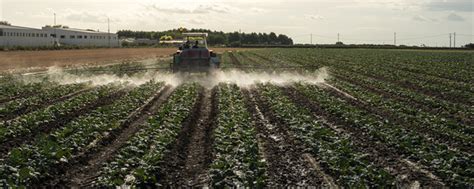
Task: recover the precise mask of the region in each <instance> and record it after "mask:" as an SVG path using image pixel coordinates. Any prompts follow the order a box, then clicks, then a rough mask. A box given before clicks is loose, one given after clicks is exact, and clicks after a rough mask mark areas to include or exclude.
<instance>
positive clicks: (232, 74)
mask: <svg viewBox="0 0 474 189" xmlns="http://www.w3.org/2000/svg"><path fill="white" fill-rule="evenodd" d="M35 74H36V73H35ZM38 75H41V76H43V77H44V78H46V79H48V80H49V81H52V82H57V83H59V84H72V83H83V82H90V83H91V84H92V85H106V84H109V83H120V84H125V85H141V84H144V83H146V82H148V81H150V80H155V81H162V82H165V83H167V84H169V85H172V86H178V85H180V84H183V83H193V82H196V83H199V84H201V85H202V86H204V87H206V88H212V87H214V86H216V85H218V84H219V83H235V84H237V85H238V86H240V87H249V86H251V85H253V84H256V83H272V84H275V85H286V84H291V83H294V82H303V83H309V84H320V83H324V82H325V80H326V79H328V78H329V73H328V71H327V69H326V68H325V67H322V68H320V69H318V70H316V71H313V72H309V71H306V72H303V73H301V72H300V73H298V72H245V71H241V70H217V71H214V72H212V73H210V74H173V73H169V72H156V71H154V72H145V73H141V74H135V75H133V76H127V75H124V76H118V75H113V74H94V75H91V74H72V73H68V72H66V71H65V70H63V69H61V68H59V67H50V68H49V69H48V71H46V72H44V73H41V74H38ZM24 81H26V82H38V81H40V80H38V79H37V78H35V77H26V78H24Z"/></svg>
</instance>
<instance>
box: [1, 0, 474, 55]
mask: <svg viewBox="0 0 474 189" xmlns="http://www.w3.org/2000/svg"><path fill="white" fill-rule="evenodd" d="M473 7H474V1H473V0H100V1H97V0H0V20H6V21H8V22H10V23H12V24H13V25H19V26H28V27H35V28H40V27H42V26H44V25H52V24H53V23H54V16H53V15H54V13H56V15H57V23H58V24H62V25H67V26H69V27H72V28H83V29H95V30H100V31H107V18H109V19H110V29H111V31H112V32H115V31H117V30H123V29H130V30H144V31H162V30H168V29H172V28H178V27H186V28H206V29H211V30H218V31H225V32H232V31H239V30H241V31H242V32H246V33H249V32H267V33H268V32H275V33H281V34H286V35H288V36H289V37H291V38H292V39H293V40H294V42H295V43H311V34H312V43H314V44H316V43H318V44H333V43H335V42H337V39H338V38H337V36H338V33H339V39H340V41H342V42H343V43H346V44H361V43H374V44H393V43H394V33H396V38H397V45H400V44H403V45H423V44H424V45H427V46H449V34H450V33H454V32H456V45H457V46H460V45H464V44H467V43H472V42H473V41H474V40H473V38H474V32H473V31H474V24H473V17H474V12H473ZM453 41H454V37H453ZM453 43H454V42H453Z"/></svg>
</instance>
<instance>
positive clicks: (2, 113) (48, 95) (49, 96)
mask: <svg viewBox="0 0 474 189" xmlns="http://www.w3.org/2000/svg"><path fill="white" fill-rule="evenodd" d="M85 87H86V84H70V85H60V86H57V87H54V88H51V89H49V88H47V89H46V88H45V89H44V90H38V91H35V92H36V94H35V95H33V96H31V97H27V98H18V99H15V100H12V101H9V102H6V103H5V104H3V105H2V106H0V119H4V118H6V117H11V116H15V115H18V114H20V113H23V112H25V111H27V109H34V107H37V106H40V105H42V104H45V103H47V102H50V101H52V100H54V99H57V98H60V97H63V96H65V95H68V94H71V93H73V92H76V91H78V90H81V89H83V88H85Z"/></svg>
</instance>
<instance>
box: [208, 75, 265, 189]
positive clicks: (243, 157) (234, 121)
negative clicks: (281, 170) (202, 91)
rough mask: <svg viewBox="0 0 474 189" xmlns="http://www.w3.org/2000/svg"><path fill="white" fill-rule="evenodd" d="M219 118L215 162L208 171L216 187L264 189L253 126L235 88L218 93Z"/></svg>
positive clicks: (226, 86)
mask: <svg viewBox="0 0 474 189" xmlns="http://www.w3.org/2000/svg"><path fill="white" fill-rule="evenodd" d="M217 96H218V97H217V99H218V102H217V109H218V112H219V113H218V115H217V120H216V124H217V125H216V128H215V130H214V140H215V141H214V146H213V148H214V152H215V159H214V160H213V162H212V164H211V167H210V174H211V179H212V185H213V186H215V187H225V186H227V187H251V188H254V187H263V186H264V184H265V179H266V178H265V161H264V160H263V159H262V157H261V156H260V155H259V154H260V153H259V151H258V149H259V148H258V143H257V138H256V128H255V124H254V123H253V122H252V118H251V114H250V113H249V112H248V111H247V109H246V106H245V102H244V98H243V95H242V93H241V92H240V90H239V87H238V86H237V85H235V84H220V85H219V86H218V89H217Z"/></svg>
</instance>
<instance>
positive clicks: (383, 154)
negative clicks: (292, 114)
mask: <svg viewBox="0 0 474 189" xmlns="http://www.w3.org/2000/svg"><path fill="white" fill-rule="evenodd" d="M282 89H283V91H284V92H285V93H286V94H287V95H288V96H289V97H290V99H292V100H293V102H295V103H296V104H298V105H299V106H301V107H305V108H307V109H308V110H310V111H311V112H312V113H313V114H314V117H315V118H316V119H318V120H321V122H322V123H323V124H324V125H325V126H326V127H328V128H331V129H333V130H335V131H336V132H337V133H339V134H341V135H346V136H348V137H349V138H350V139H351V141H352V142H353V143H354V144H355V145H354V147H355V148H356V150H357V151H360V152H363V153H364V154H366V155H367V158H368V159H369V160H370V161H371V162H373V163H375V164H376V165H378V166H380V167H383V168H384V169H385V170H386V171H388V172H389V173H390V174H392V175H398V177H397V180H398V183H397V184H398V185H399V186H402V187H409V186H412V185H416V183H420V184H421V186H422V187H443V186H444V185H445V184H444V183H443V182H442V181H441V179H439V178H437V177H435V176H433V174H432V173H431V172H429V171H427V170H425V169H423V168H421V167H420V166H416V167H418V168H417V169H415V168H414V166H413V165H408V164H407V163H406V160H405V159H404V158H403V153H401V152H399V151H398V150H397V149H394V148H393V147H391V146H388V145H387V144H385V143H384V142H383V141H379V140H377V139H376V138H371V137H370V136H368V135H367V131H365V130H362V129H359V128H357V127H353V126H352V125H346V124H345V123H343V121H341V120H340V119H339V118H338V117H335V116H334V115H332V114H329V113H328V112H326V111H324V110H323V109H322V108H321V107H320V106H319V105H318V104H316V103H314V102H313V101H311V100H310V99H308V98H307V97H306V96H304V95H303V94H301V93H300V92H298V91H297V90H296V89H294V88H293V87H285V88H282ZM422 170H423V171H422Z"/></svg>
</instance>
